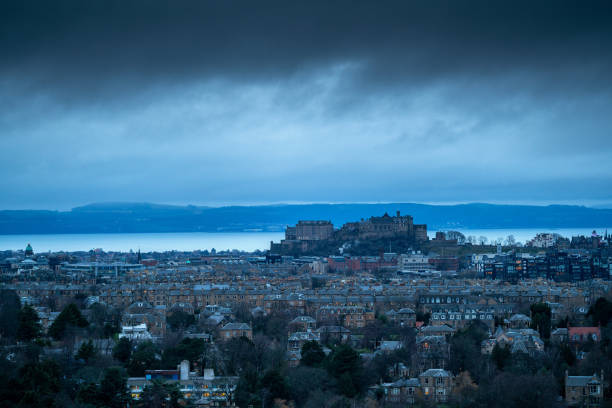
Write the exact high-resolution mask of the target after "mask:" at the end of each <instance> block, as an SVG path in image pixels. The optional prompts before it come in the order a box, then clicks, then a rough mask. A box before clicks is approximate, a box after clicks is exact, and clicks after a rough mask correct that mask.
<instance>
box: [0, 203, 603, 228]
mask: <svg viewBox="0 0 612 408" xmlns="http://www.w3.org/2000/svg"><path fill="white" fill-rule="evenodd" d="M398 210H399V211H401V213H402V214H410V215H412V216H413V217H414V222H415V223H417V224H423V223H424V224H427V225H428V228H429V229H430V230H438V229H444V230H448V229H460V228H464V229H480V228H591V227H605V226H611V225H612V209H596V208H589V207H581V206H568V205H549V206H529V205H496V204H478V203H475V204H458V205H427V204H411V203H391V204H298V205H259V206H227V207H199V206H191V205H190V206H173V205H158V204H150V203H101V204H90V205H86V206H83V207H77V208H73V209H72V210H70V211H38V210H17V211H13V210H11V211H0V234H63V233H118V232H119V233H120V232H193V231H203V232H219V231H226V232H229V231H252V230H262V231H282V230H283V229H284V228H285V226H286V225H291V224H295V223H296V222H297V221H298V220H308V219H310V220H330V221H332V222H333V223H334V225H335V226H336V227H339V226H341V225H342V224H344V223H345V222H347V221H357V220H360V219H361V218H368V217H370V216H372V215H382V214H384V213H385V212H388V213H389V214H390V215H393V214H395V212H396V211H398Z"/></svg>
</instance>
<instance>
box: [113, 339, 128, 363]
mask: <svg viewBox="0 0 612 408" xmlns="http://www.w3.org/2000/svg"><path fill="white" fill-rule="evenodd" d="M113 357H114V358H116V359H117V360H119V361H121V362H122V363H124V364H126V363H127V362H128V361H130V357H132V342H131V341H130V339H128V338H127V337H123V338H120V339H119V341H118V342H117V344H116V345H115V347H114V348H113Z"/></svg>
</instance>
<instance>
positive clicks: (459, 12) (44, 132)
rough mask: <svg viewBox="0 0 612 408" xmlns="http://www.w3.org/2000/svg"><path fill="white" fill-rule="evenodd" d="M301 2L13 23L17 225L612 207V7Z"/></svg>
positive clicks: (3, 14)
mask: <svg viewBox="0 0 612 408" xmlns="http://www.w3.org/2000/svg"><path fill="white" fill-rule="evenodd" d="M11 3H12V4H11ZM296 3H297V2H293V1H278V2H267V1H244V2H234V1H227V0H223V1H215V2H206V1H200V0H198V1H181V2H179V1H176V0H169V1H167V2H164V1H156V0H143V1H139V2H134V1H125V0H118V1H85V2H84V1H80V0H78V1H77V0H74V1H24V0H18V1H15V2H10V1H4V2H2V3H1V5H0V50H1V55H0V191H2V193H1V194H0V208H3V209H18V208H47V209H67V208H71V207H74V206H77V205H81V204H86V203H91V202H101V201H151V202H159V203H183V204H209V205H210V204H212V205H219V204H229V203H247V204H252V203H271V202H353V201H355V202H389V201H404V202H471V201H478V202H508V203H516V202H521V203H578V204H586V205H607V204H610V203H612V2H610V1H601V2H598V1H575V2H565V1H558V0H557V1H539V2H537V1H533V0H530V1H524V2H523V1H499V2H494V1H490V0H487V1H456V0H449V1H430V0H428V1H398V2H355V1H351V2H348V1H347V2H342V1H322V2H319V3H316V2H313V1H305V2H302V5H298V4H296ZM179 5H180V7H179Z"/></svg>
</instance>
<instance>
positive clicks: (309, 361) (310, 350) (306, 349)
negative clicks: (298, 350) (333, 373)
mask: <svg viewBox="0 0 612 408" xmlns="http://www.w3.org/2000/svg"><path fill="white" fill-rule="evenodd" d="M323 360H325V353H324V352H323V349H322V348H321V346H320V345H319V343H318V342H316V341H307V342H306V343H304V345H303V346H302V360H301V361H300V364H303V365H306V366H309V367H315V366H319V365H320V364H321V363H322V362H323Z"/></svg>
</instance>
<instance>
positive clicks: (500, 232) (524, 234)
mask: <svg viewBox="0 0 612 408" xmlns="http://www.w3.org/2000/svg"><path fill="white" fill-rule="evenodd" d="M593 230H596V231H597V232H598V233H600V234H602V235H603V233H604V232H605V230H606V228H601V227H600V228H562V229H545V228H544V229H477V230H470V229H459V231H460V232H462V233H463V234H464V235H465V236H469V235H473V236H475V237H476V238H478V237H480V236H485V237H487V239H488V240H489V241H491V240H496V239H499V238H502V239H506V237H507V236H508V235H513V236H514V238H515V240H516V241H518V242H523V243H524V242H525V241H527V240H529V239H531V238H533V237H534V236H535V235H536V234H537V233H539V232H554V233H557V234H560V235H562V236H565V237H572V236H575V235H586V236H590V235H591V233H592V231H593ZM608 230H609V231H610V232H611V233H612V228H608ZM429 236H430V237H432V238H433V237H434V236H435V231H429ZM283 237H284V233H282V232H227V233H226V232H176V233H136V234H24V235H0V250H8V249H11V250H18V249H24V248H25V247H26V245H27V244H28V243H30V244H32V247H33V248H34V251H35V252H39V253H40V252H48V251H89V250H90V249H95V248H102V249H103V250H105V251H129V250H133V251H138V250H139V249H140V250H141V251H142V252H150V251H159V252H162V251H169V250H178V251H193V250H198V249H199V250H204V249H207V250H211V249H212V248H215V249H216V250H217V251H219V250H227V249H239V250H243V251H254V250H256V249H260V250H266V249H269V248H270V241H274V242H278V241H280V240H281V239H282V238H283Z"/></svg>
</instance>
